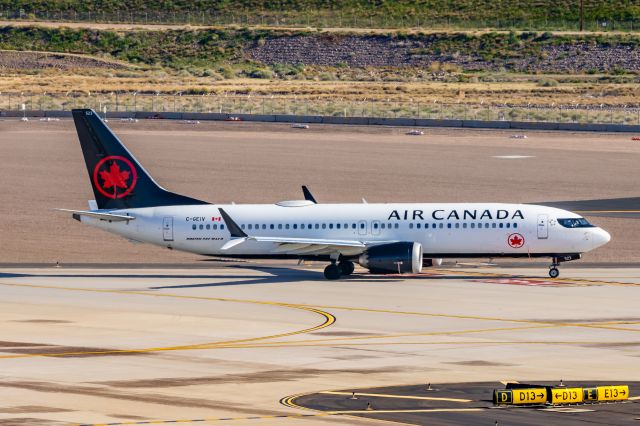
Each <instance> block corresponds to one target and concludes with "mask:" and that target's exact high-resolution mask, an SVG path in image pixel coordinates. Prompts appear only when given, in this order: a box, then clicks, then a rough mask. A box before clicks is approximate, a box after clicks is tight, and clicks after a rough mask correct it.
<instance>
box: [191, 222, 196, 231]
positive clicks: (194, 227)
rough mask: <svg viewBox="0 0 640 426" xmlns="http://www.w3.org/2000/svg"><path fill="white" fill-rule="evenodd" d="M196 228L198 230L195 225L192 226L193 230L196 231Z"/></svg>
mask: <svg viewBox="0 0 640 426" xmlns="http://www.w3.org/2000/svg"><path fill="white" fill-rule="evenodd" d="M196 228H197V226H196V224H195V223H194V224H193V225H191V229H193V230H194V231H195V230H196Z"/></svg>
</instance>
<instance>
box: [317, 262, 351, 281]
mask: <svg viewBox="0 0 640 426" xmlns="http://www.w3.org/2000/svg"><path fill="white" fill-rule="evenodd" d="M354 269H355V266H354V264H353V262H350V261H348V260H342V261H340V263H336V261H335V260H332V261H331V264H330V265H329V266H327V267H326V268H324V277H325V278H326V279H328V280H337V279H340V277H341V276H342V275H351V274H352V273H353V270H354Z"/></svg>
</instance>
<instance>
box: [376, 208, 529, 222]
mask: <svg viewBox="0 0 640 426" xmlns="http://www.w3.org/2000/svg"><path fill="white" fill-rule="evenodd" d="M427 214H428V213H427ZM424 216H425V213H424V211H422V210H404V211H402V210H401V211H398V210H393V211H392V212H391V214H390V215H389V218H388V219H387V220H392V219H396V220H425V217H424ZM427 218H428V216H427ZM431 219H433V220H453V219H455V220H494V219H497V220H504V219H509V220H513V219H524V216H523V214H522V211H521V210H515V211H514V212H513V213H512V212H509V210H489V209H486V210H460V211H459V210H434V211H432V212H431Z"/></svg>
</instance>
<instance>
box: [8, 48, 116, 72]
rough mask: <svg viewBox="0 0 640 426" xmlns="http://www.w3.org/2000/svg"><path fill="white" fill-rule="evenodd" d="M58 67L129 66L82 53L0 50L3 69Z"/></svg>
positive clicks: (114, 67)
mask: <svg viewBox="0 0 640 426" xmlns="http://www.w3.org/2000/svg"><path fill="white" fill-rule="evenodd" d="M46 68H57V69H62V70H69V69H77V68H107V69H124V68H127V66H125V65H123V64H119V63H117V62H109V61H103V60H101V59H98V58H92V57H88V56H81V55H67V54H64V53H49V52H16V51H10V50H0V70H1V69H28V70H35V69H46Z"/></svg>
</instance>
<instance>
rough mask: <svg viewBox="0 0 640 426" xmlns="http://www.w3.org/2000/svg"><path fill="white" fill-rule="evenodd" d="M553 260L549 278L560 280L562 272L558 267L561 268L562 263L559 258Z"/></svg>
mask: <svg viewBox="0 0 640 426" xmlns="http://www.w3.org/2000/svg"><path fill="white" fill-rule="evenodd" d="M552 259H553V260H552V262H553V263H551V266H550V267H549V276H550V277H551V278H558V277H559V276H560V270H559V269H558V266H560V261H559V260H558V258H557V257H554V258H552Z"/></svg>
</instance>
